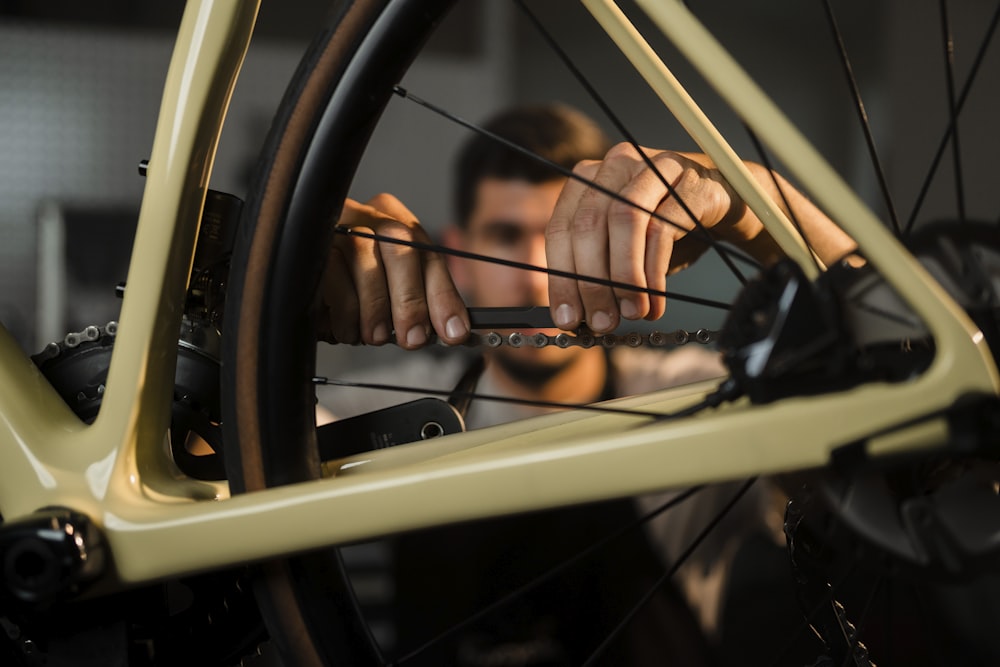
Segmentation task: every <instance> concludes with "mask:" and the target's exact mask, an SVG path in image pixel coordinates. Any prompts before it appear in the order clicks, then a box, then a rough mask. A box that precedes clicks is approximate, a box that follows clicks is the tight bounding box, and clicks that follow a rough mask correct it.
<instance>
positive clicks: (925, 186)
mask: <svg viewBox="0 0 1000 667" xmlns="http://www.w3.org/2000/svg"><path fill="white" fill-rule="evenodd" d="M998 23H1000V4H998V5H997V8H996V10H994V12H993V17H992V18H991V19H990V23H989V26H988V27H987V28H986V34H985V36H984V37H983V41H982V43H981V44H980V45H979V49H978V50H977V52H976V57H975V59H974V60H973V63H972V67H971V68H970V69H969V75H968V77H967V78H966V80H965V85H964V86H962V92H961V93H960V94H959V96H958V101H957V102H956V103H955V108H954V112H953V113H952V114H951V119H950V120H949V122H948V127H947V128H946V129H945V132H944V136H942V137H941V141H940V142H939V143H938V147H937V150H936V151H935V153H934V157H933V159H932V160H931V163H930V167H929V168H928V170H927V175H926V176H925V177H924V181H923V183H922V184H921V187H920V191H919V192H918V193H917V198H916V201H915V202H914V204H913V209H912V210H911V211H910V217H909V218H908V219H907V221H906V227H905V228H904V233H906V234H909V233H910V232H911V231H912V230H913V225H914V224H915V223H916V220H917V216H918V215H920V209H921V208H922V207H923V203H924V199H925V198H926V197H927V193H928V192H929V191H930V187H931V182H932V181H933V180H934V175H935V174H936V173H937V168H938V166H939V165H940V164H941V158H942V157H943V156H944V152H945V150H946V149H947V148H948V142H949V141H950V140H951V138H952V135H953V134H954V133H955V131H956V123H957V121H958V116H959V114H961V113H962V108H963V107H964V106H965V102H966V100H967V99H968V97H969V92H970V91H971V90H972V84H973V82H974V81H975V79H976V75H977V74H978V73H979V70H980V68H981V66H982V64H983V61H984V60H985V58H986V50H987V48H988V47H989V46H990V44H992V43H993V35H994V33H995V32H996V29H997V24H998Z"/></svg>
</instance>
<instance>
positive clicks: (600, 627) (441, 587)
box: [320, 105, 761, 667]
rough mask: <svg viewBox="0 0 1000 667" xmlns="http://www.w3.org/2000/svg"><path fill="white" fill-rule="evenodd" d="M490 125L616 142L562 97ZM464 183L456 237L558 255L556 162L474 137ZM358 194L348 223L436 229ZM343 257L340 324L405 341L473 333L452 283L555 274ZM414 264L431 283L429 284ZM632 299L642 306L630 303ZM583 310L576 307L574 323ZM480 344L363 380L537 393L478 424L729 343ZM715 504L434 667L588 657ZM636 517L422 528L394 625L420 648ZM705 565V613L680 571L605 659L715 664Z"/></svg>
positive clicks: (697, 374)
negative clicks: (554, 237)
mask: <svg viewBox="0 0 1000 667" xmlns="http://www.w3.org/2000/svg"><path fill="white" fill-rule="evenodd" d="M486 128H487V129H488V130H489V131H490V132H492V133H495V134H497V135H500V136H501V137H504V138H506V139H507V140H509V141H512V142H513V143H515V144H517V145H520V146H522V147H524V148H526V149H528V150H530V151H532V152H534V153H536V154H538V155H540V156H542V157H543V158H545V159H547V160H550V161H552V162H555V163H556V164H559V165H560V166H562V167H563V168H565V169H571V168H573V167H575V166H578V165H583V166H587V165H591V164H595V163H594V162H593V161H596V160H598V159H600V158H602V157H604V156H605V155H606V154H607V153H608V150H609V146H610V144H609V142H608V140H607V138H606V137H605V135H604V133H603V132H602V131H601V130H600V128H599V127H598V126H597V125H596V124H594V123H593V121H591V120H590V119H588V118H586V117H585V116H583V115H581V114H580V113H579V112H577V111H575V110H572V109H570V108H567V107H564V106H559V105H551V106H540V107H529V108H524V109H515V110H512V111H509V112H507V113H504V114H501V115H499V116H497V117H495V118H493V119H492V120H491V121H490V122H489V123H488V124H487V126H486ZM587 168H588V169H589V166H587ZM455 182H456V188H455V211H456V220H457V221H458V224H457V225H456V226H454V227H452V228H449V229H448V230H447V231H446V232H445V234H444V236H445V241H446V244H447V245H449V246H452V247H456V248H458V249H461V250H465V251H469V252H472V253H476V254H479V255H486V256H493V257H498V258H501V259H504V260H511V261H515V262H519V263H527V264H532V265H536V266H545V264H546V254H545V246H546V237H545V233H546V227H547V225H548V223H549V220H550V218H551V217H552V216H553V212H554V211H557V203H559V202H560V201H563V202H565V198H566V192H567V191H569V192H571V193H576V194H579V193H578V191H574V190H570V189H569V188H568V187H567V179H566V178H565V177H564V176H563V175H561V174H560V173H558V172H557V171H554V170H553V169H552V168H551V167H550V166H548V165H545V164H542V163H540V162H538V161H537V160H534V159H532V158H529V157H526V156H524V155H523V154H521V153H519V152H517V151H513V150H511V149H509V148H507V147H505V146H503V145H501V144H500V143H498V142H496V141H495V140H494V139H491V138H489V137H485V136H475V137H473V138H472V139H470V140H469V142H468V143H467V144H466V146H465V147H464V148H463V150H462V152H461V154H460V155H459V158H458V160H457V163H456V167H455ZM351 206H353V207H354V208H353V210H348V211H345V216H344V219H343V220H342V221H341V224H348V225H353V226H355V227H356V228H358V229H361V230H363V231H368V230H371V231H374V232H377V233H379V234H386V235H393V236H398V237H400V238H414V239H416V240H421V241H424V242H426V241H427V240H428V239H427V236H426V234H425V233H424V232H423V230H422V229H421V228H420V227H419V225H418V224H417V221H416V217H415V216H414V215H413V214H412V213H411V212H409V211H408V210H407V209H406V208H405V206H403V205H402V203H401V202H399V201H398V200H395V199H394V198H392V197H391V196H389V195H380V196H379V197H377V198H376V199H374V200H373V201H372V202H370V203H369V205H366V206H362V205H358V204H353V203H352V204H351ZM564 208H565V204H564ZM333 252H334V256H333V260H334V261H333V263H334V265H335V266H340V267H343V268H342V269H340V270H339V274H338V276H339V277H338V278H337V279H338V280H341V281H343V280H353V282H354V284H355V285H356V286H357V292H358V295H357V301H356V302H346V303H345V302H343V301H342V299H343V298H344V296H343V292H338V293H336V294H331V297H330V300H329V301H328V304H329V305H330V308H331V312H337V313H346V314H347V316H346V317H341V318H339V322H334V321H333V320H331V323H332V324H333V326H334V327H335V329H334V335H335V336H336V337H337V338H338V340H344V341H350V340H354V339H356V338H358V337H360V338H361V339H362V340H363V341H364V342H366V343H369V344H376V345H377V344H381V343H384V342H385V341H386V340H388V337H389V331H391V330H394V331H395V332H396V340H397V341H398V343H399V345H400V346H401V347H404V348H418V347H421V346H423V345H424V344H426V343H427V341H428V340H429V339H430V336H431V333H432V332H434V333H436V334H437V335H438V336H440V337H441V338H442V339H444V340H445V341H446V342H456V343H457V342H460V341H461V340H462V339H464V337H465V335H466V334H467V333H468V330H469V321H468V316H467V314H466V312H465V307H464V304H463V301H462V300H461V299H458V298H457V293H456V291H455V289H454V288H452V280H454V285H455V286H456V287H457V292H460V293H461V294H462V295H463V297H464V303H465V304H468V305H470V306H533V305H546V304H548V303H549V290H550V285H549V282H550V281H549V280H548V279H547V276H546V275H545V274H544V273H541V272H534V271H524V270H519V269H515V268H510V267H508V266H503V265H500V264H496V263H489V262H483V261H475V260H466V259H455V258H449V259H447V260H444V259H442V258H441V257H440V256H436V255H432V254H421V253H418V252H415V251H413V250H412V249H411V248H407V247H405V246H397V245H394V244H389V243H378V244H375V243H372V242H370V241H369V240H366V239H358V238H353V239H344V238H343V237H341V238H340V239H339V240H338V245H337V246H336V247H335V248H334V251H333ZM415 275H419V276H420V280H416V281H415V280H414V278H413V277H414V276H415ZM341 284H342V283H341ZM657 284H659V283H657ZM651 286H655V285H651ZM408 290H409V291H408ZM582 291H583V292H586V291H587V288H586V287H584V288H583V289H582ZM347 296H348V297H350V296H352V295H351V294H350V293H349V294H348V295H347ZM623 303H627V301H623ZM373 304H374V305H373ZM622 310H623V311H625V310H626V309H625V308H623V309H622ZM646 311H647V312H642V313H641V315H647V314H649V313H654V314H656V313H659V314H662V306H660V307H657V305H656V304H655V301H654V302H653V305H652V310H651V309H650V306H649V305H647V306H646ZM581 312H582V311H581ZM634 312H637V310H636V311H628V312H625V314H626V315H631V314H633V313H634ZM657 316H658V315H657ZM607 317H608V315H606V314H598V315H597V316H596V318H597V321H594V320H593V318H591V320H589V323H590V324H591V326H592V328H594V329H600V330H603V331H608V330H611V329H613V328H614V325H615V324H617V315H615V316H614V317H615V318H616V319H615V322H614V323H612V322H610V320H609V321H603V320H601V318H607ZM333 319H338V318H333ZM581 319H582V318H579V317H578V318H575V320H574V322H573V323H572V324H573V326H575V325H576V324H579V322H580V321H581ZM337 327H339V329H337ZM481 354H482V359H483V361H484V363H483V364H482V367H481V369H480V367H479V366H478V365H477V361H478V357H475V356H473V357H472V359H469V357H468V356H467V355H464V354H460V353H458V354H454V353H453V354H450V355H445V356H442V355H440V354H438V355H433V356H421V357H418V358H414V359H412V360H406V361H405V362H403V363H401V364H394V365H393V366H392V367H390V368H382V369H374V370H366V371H365V372H364V373H363V374H362V375H361V376H360V377H358V376H352V377H349V379H365V380H368V381H370V382H379V383H391V384H397V385H407V384H411V385H413V386H417V387H425V388H429V389H435V390H441V389H445V390H448V389H452V388H454V387H456V385H457V384H458V383H459V382H460V380H464V384H463V387H462V389H464V390H468V389H472V388H474V389H475V391H476V392H477V393H479V394H484V395H501V396H507V397H512V398H517V399H520V400H523V401H525V403H524V404H510V403H500V402H491V401H487V400H473V401H472V402H471V404H470V405H469V406H468V411H467V413H466V415H465V419H466V424H467V427H468V428H479V427H482V426H487V425H492V424H497V423H502V422H505V421H509V420H513V419H517V418H522V417H526V416H530V415H532V414H538V413H539V412H541V411H543V408H540V407H537V406H536V405H533V404H532V402H545V403H550V402H563V403H589V402H594V401H597V400H604V399H609V398H614V397H616V396H624V395H630V394H634V393H639V392H643V391H650V390H653V389H658V388H663V387H667V386H672V385H677V384H682V383H686V382H692V381H695V380H700V379H704V378H708V377H717V376H720V375H722V374H723V372H724V369H723V368H722V365H721V364H720V362H719V360H718V358H717V356H716V355H715V354H714V353H712V352H709V351H708V350H706V349H705V348H701V347H699V346H696V345H689V346H686V347H683V348H679V349H678V350H676V351H674V352H671V353H669V354H664V353H663V352H660V351H656V350H650V349H632V348H616V349H614V350H612V351H610V352H609V351H606V350H604V349H603V348H600V347H594V348H589V349H585V348H582V347H571V348H567V349H563V348H559V347H557V346H550V347H546V348H532V347H521V348H513V347H509V346H501V347H499V348H487V349H485V350H482V351H481ZM412 398H413V396H412V395H408V394H392V393H386V392H362V391H360V390H357V389H349V390H344V389H324V390H322V392H321V393H320V401H321V403H322V404H323V405H324V406H326V407H327V408H328V409H330V410H331V411H332V412H333V413H334V414H335V415H337V416H339V417H345V416H351V415H352V414H355V413H358V412H364V411H369V410H373V409H376V408H378V407H382V406H384V405H390V404H394V403H401V402H403V401H406V400H411V399H412ZM730 493H731V492H730ZM456 501H457V502H460V499H456ZM652 502H654V501H648V502H647V504H650V503H652ZM759 505H760V501H759V498H757V499H755V500H750V501H747V503H746V505H745V509H744V511H743V512H738V513H737V516H736V517H734V518H731V519H730V520H729V521H730V524H731V526H730V530H729V531H728V532H727V533H725V535H726V536H727V537H724V538H717V539H716V541H715V542H714V544H710V545H708V547H706V549H704V550H703V552H702V553H712V554H719V553H722V552H723V551H724V543H725V541H726V539H728V538H731V537H733V536H735V535H738V534H741V532H743V531H741V530H739V529H737V528H736V526H737V525H739V524H740V523H741V522H742V523H743V524H744V528H745V527H746V526H752V527H755V528H757V527H759V526H760V522H759V520H756V517H759V516H760V514H761V512H760V509H759ZM714 506H715V503H708V504H704V503H703V504H701V505H694V504H692V505H691V506H689V507H688V508H687V509H681V510H679V513H680V516H679V518H677V517H675V518H674V519H671V521H672V522H674V523H678V522H679V523H681V524H683V525H685V526H686V527H687V528H686V529H685V530H684V531H680V532H678V533H677V534H675V535H669V536H668V537H667V539H666V541H662V542H664V543H660V544H657V548H656V549H654V548H651V546H650V544H649V543H648V541H647V535H646V534H645V533H643V532H642V531H641V530H635V531H632V533H631V534H630V535H629V536H628V537H627V538H624V539H622V540H619V541H618V542H617V543H616V544H615V545H614V546H613V547H609V548H608V549H605V550H603V551H601V552H599V553H598V554H597V555H596V556H591V557H589V559H587V560H585V562H584V564H583V565H581V566H580V567H577V568H576V569H575V570H570V571H568V572H566V573H563V574H561V575H560V576H558V577H556V578H554V579H553V580H552V581H550V582H547V583H546V584H544V585H542V586H541V587H540V588H538V589H537V590H535V591H532V593H531V594H530V595H528V596H526V597H524V598H522V599H519V600H516V601H514V602H512V603H510V604H508V605H505V606H504V607H502V608H501V609H500V610H499V611H498V612H497V613H495V614H493V615H492V616H490V617H487V618H486V619H485V620H484V621H483V622H482V623H480V624H478V625H476V626H474V627H473V628H471V629H466V630H463V631H462V632H461V633H459V634H458V636H457V639H454V640H452V641H450V642H446V643H444V645H442V646H440V647H434V648H432V649H430V650H429V651H428V653H427V654H425V657H426V659H428V660H430V662H428V663H427V664H455V665H459V664H461V665H468V666H469V667H472V666H474V665H487V664H504V665H525V666H528V665H543V664H544V665H548V664H553V665H555V664H581V663H582V662H583V661H584V660H585V659H586V658H587V656H588V655H589V653H590V652H591V651H592V650H593V649H594V648H595V647H596V645H597V643H598V642H599V641H601V640H602V639H603V638H604V637H605V636H606V635H607V633H609V632H610V631H611V629H612V628H613V627H614V625H615V624H616V623H617V622H618V621H620V620H621V619H623V618H624V617H625V615H626V614H627V613H628V612H629V609H630V607H631V605H633V604H634V603H635V602H636V601H637V600H639V599H640V598H641V596H642V595H643V594H644V593H645V592H646V590H647V589H648V588H649V587H651V586H652V585H653V583H654V582H655V581H656V579H657V578H658V577H659V576H660V574H661V573H662V571H663V569H664V568H665V566H666V565H665V563H664V561H671V560H672V559H673V558H676V557H677V556H678V555H679V553H680V551H682V550H683V549H684V548H685V547H686V546H687V544H686V543H685V540H686V539H687V540H690V539H691V538H692V537H693V535H694V534H695V532H696V531H697V530H698V529H700V527H701V523H700V519H702V518H704V517H703V515H704V514H705V511H707V510H705V508H711V507H714ZM699 508H702V509H701V510H699ZM636 514H637V512H636V509H635V506H634V504H633V503H632V501H620V502H613V503H601V504H597V505H594V506H589V507H585V508H574V509H568V510H561V511H558V512H545V513H539V514H536V515H532V516H530V517H516V518H510V519H502V520H495V521H489V522H482V523H477V524H475V525H473V526H460V527H450V528H442V529H436V530H429V531H422V532H420V533H417V534H414V535H408V536H403V537H400V538H398V539H396V540H395V541H394V543H393V547H394V558H393V560H394V563H395V575H396V577H395V578H396V581H395V585H396V596H395V603H394V604H395V607H396V609H397V610H398V612H399V614H398V616H397V618H396V619H395V620H396V624H397V632H398V634H399V636H398V646H399V648H400V650H403V651H406V650H409V649H411V648H413V647H414V646H415V645H417V644H419V643H421V642H423V641H426V640H427V639H429V638H431V637H433V636H435V635H436V634H438V633H440V632H442V631H444V630H446V629H447V628H448V627H450V626H451V625H452V624H455V623H458V622H460V621H462V620H464V619H465V617H467V616H468V615H471V614H473V613H475V612H477V611H479V610H480V609H482V608H483V607H485V606H487V605H489V604H490V603H492V602H494V601H496V600H498V599H500V598H502V597H503V596H505V595H506V594H507V593H509V592H510V591H511V590H513V589H515V588H517V587H518V586H520V585H522V584H525V583H527V582H529V581H531V580H532V579H534V578H535V577H536V576H538V575H539V574H541V573H543V572H545V571H546V570H547V569H549V568H552V567H555V566H558V564H559V563H560V562H562V561H564V560H565V559H568V558H572V557H573V556H574V555H576V554H577V553H579V552H580V551H581V550H583V549H586V548H587V547H588V546H590V544H592V543H593V542H595V541H597V540H599V539H601V538H602V537H604V536H605V535H607V534H610V533H611V532H614V531H615V530H617V529H618V528H620V527H621V526H623V525H625V524H627V523H629V522H630V521H632V520H633V519H634V517H635V516H636ZM748 517H749V518H748ZM664 525H670V524H664ZM654 530H655V529H654ZM666 542H670V544H666ZM696 562H697V566H695V567H692V568H689V569H691V570H692V571H693V570H698V572H699V574H698V576H695V577H686V578H685V583H684V587H685V589H686V592H687V594H688V598H689V600H690V601H691V602H692V603H693V606H694V611H692V608H691V605H688V604H686V603H685V601H684V600H683V599H682V598H681V597H680V595H679V594H678V591H677V589H675V588H673V587H672V585H671V584H669V583H668V584H667V585H664V586H661V587H660V590H659V592H658V594H657V595H656V596H654V598H653V600H652V601H651V602H649V603H647V604H646V605H645V606H644V607H643V608H642V610H641V611H640V612H639V614H638V615H637V616H636V618H635V619H634V620H633V621H632V622H630V623H629V624H628V625H627V626H626V630H625V631H624V633H623V636H622V637H621V638H620V639H618V640H617V641H616V642H614V643H613V644H612V648H611V649H610V652H609V654H608V655H607V657H606V660H607V662H606V663H602V664H629V665H642V664H645V663H644V661H648V662H649V664H662V657H663V656H664V655H673V656H674V657H675V659H677V660H679V662H678V664H687V665H698V664H708V663H709V662H710V660H711V658H710V650H709V648H708V646H707V643H706V642H705V639H704V634H703V629H702V628H704V629H705V630H707V631H711V629H712V627H711V626H712V623H714V619H715V617H717V615H718V605H719V602H718V600H719V589H720V585H721V581H722V577H721V576H720V574H719V572H718V570H719V567H718V565H719V563H718V562H716V561H715V560H713V559H709V558H707V557H706V558H701V559H700V560H697V561H696ZM581 568H582V569H581ZM581 605H583V606H582V607H581ZM695 613H697V615H698V617H700V618H701V620H702V628H699V627H698V625H697V623H696V620H695ZM706 621H707V622H706Z"/></svg>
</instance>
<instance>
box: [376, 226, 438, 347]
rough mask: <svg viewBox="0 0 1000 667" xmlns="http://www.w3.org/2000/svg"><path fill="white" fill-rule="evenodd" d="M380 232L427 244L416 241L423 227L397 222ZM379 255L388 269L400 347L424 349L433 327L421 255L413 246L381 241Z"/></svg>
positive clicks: (397, 341)
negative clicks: (429, 313)
mask: <svg viewBox="0 0 1000 667" xmlns="http://www.w3.org/2000/svg"><path fill="white" fill-rule="evenodd" d="M377 232H378V234H379V235H380V236H384V237H388V238H390V239H397V240H400V241H404V242H409V241H413V240H421V241H422V240H423V239H415V238H414V237H415V236H416V235H418V232H419V227H410V226H407V225H405V224H403V223H400V222H397V221H394V220H392V221H388V220H387V221H384V222H383V223H381V224H380V225H379V227H378V230H377ZM378 251H379V253H380V254H381V258H382V266H383V267H384V268H385V277H386V286H387V288H388V290H389V305H390V311H391V313H392V324H393V329H394V330H395V332H396V343H397V344H398V345H399V346H401V347H403V348H406V349H416V348H419V347H423V346H424V345H425V344H427V342H428V341H429V340H430V336H431V323H430V318H429V315H428V309H427V299H426V295H425V285H424V270H423V260H422V258H421V253H420V251H418V250H417V249H415V248H413V247H411V246H408V245H403V244H400V243H394V242H391V241H379V243H378Z"/></svg>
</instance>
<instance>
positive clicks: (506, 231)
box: [483, 224, 524, 246]
mask: <svg viewBox="0 0 1000 667" xmlns="http://www.w3.org/2000/svg"><path fill="white" fill-rule="evenodd" d="M483 231H484V234H483V236H485V237H486V240H487V241H489V242H491V243H497V244H499V245H504V246H515V245H518V244H519V243H520V242H521V241H522V240H523V239H524V230H522V229H521V228H520V227H517V226H516V225H507V224H495V225H490V226H489V227H487V228H486V229H485V230H483Z"/></svg>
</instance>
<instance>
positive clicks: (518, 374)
mask: <svg viewBox="0 0 1000 667" xmlns="http://www.w3.org/2000/svg"><path fill="white" fill-rule="evenodd" d="M575 357H576V355H573V354H566V355H560V357H559V361H556V362H552V361H539V360H538V359H531V358H525V357H524V356H523V355H519V354H516V353H515V354H505V353H503V352H499V351H498V352H497V353H496V354H494V355H493V358H494V360H495V361H496V363H497V365H498V366H500V369H501V370H502V371H503V372H504V373H506V374H507V376H509V377H510V378H511V379H512V380H514V381H515V382H517V383H518V384H521V385H524V386H526V387H531V388H533V389H537V388H540V387H544V386H545V385H546V384H548V383H549V382H550V381H551V380H552V379H553V378H555V377H556V376H557V375H559V374H560V373H562V372H563V371H564V370H566V368H567V367H568V366H569V365H570V364H572V363H573V360H574V359H575Z"/></svg>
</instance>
